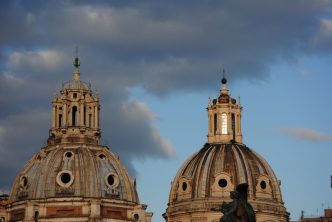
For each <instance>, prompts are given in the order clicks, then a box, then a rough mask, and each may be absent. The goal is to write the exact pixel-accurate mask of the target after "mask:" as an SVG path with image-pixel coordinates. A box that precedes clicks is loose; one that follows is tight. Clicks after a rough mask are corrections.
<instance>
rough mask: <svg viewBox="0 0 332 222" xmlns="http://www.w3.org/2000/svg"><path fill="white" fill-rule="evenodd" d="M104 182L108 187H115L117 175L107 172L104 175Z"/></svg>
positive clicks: (117, 183) (117, 180) (117, 181)
mask: <svg viewBox="0 0 332 222" xmlns="http://www.w3.org/2000/svg"><path fill="white" fill-rule="evenodd" d="M105 182H106V185H107V186H108V187H109V188H112V189H113V188H115V187H117V186H118V185H119V178H118V176H117V175H115V174H114V173H109V174H108V175H107V176H106V177H105Z"/></svg>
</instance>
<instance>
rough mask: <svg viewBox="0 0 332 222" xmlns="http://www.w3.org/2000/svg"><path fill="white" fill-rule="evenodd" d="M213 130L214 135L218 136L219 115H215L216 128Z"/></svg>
mask: <svg viewBox="0 0 332 222" xmlns="http://www.w3.org/2000/svg"><path fill="white" fill-rule="evenodd" d="M213 129H214V135H216V134H217V132H218V116H217V114H214V127H213Z"/></svg>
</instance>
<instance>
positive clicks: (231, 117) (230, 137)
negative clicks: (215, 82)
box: [207, 77, 242, 143]
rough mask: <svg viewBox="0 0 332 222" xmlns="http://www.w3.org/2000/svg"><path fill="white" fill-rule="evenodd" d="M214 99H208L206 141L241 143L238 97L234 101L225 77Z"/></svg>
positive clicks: (240, 110) (240, 107) (240, 109)
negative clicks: (207, 131)
mask: <svg viewBox="0 0 332 222" xmlns="http://www.w3.org/2000/svg"><path fill="white" fill-rule="evenodd" d="M221 83H222V87H221V89H220V90H219V96H218V97H217V98H216V99H213V100H212V101H211V99H209V104H208V107H207V110H208V119H209V120H208V129H209V133H208V142H209V143H229V142H232V143H234V142H236V143H242V132H241V112H242V106H241V104H240V99H239V100H238V101H236V99H233V98H232V97H231V95H230V93H229V90H228V88H227V86H226V84H227V80H226V78H225V77H223V78H222V80H221Z"/></svg>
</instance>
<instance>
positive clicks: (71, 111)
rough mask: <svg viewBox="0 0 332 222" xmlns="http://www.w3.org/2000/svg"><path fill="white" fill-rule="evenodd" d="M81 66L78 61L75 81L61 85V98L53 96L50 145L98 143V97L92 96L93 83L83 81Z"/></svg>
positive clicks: (74, 75) (75, 69)
mask: <svg viewBox="0 0 332 222" xmlns="http://www.w3.org/2000/svg"><path fill="white" fill-rule="evenodd" d="M79 66H80V60H79V58H78V57H76V58H75V60H74V73H73V79H72V80H70V81H68V82H66V83H64V84H62V89H61V91H60V95H56V94H55V95H53V100H52V128H51V129H50V137H49V139H48V144H59V143H93V144H98V142H99V139H100V134H101V132H100V128H99V122H100V120H99V111H100V104H99V97H98V95H96V96H94V95H93V92H92V89H91V84H90V83H86V82H83V81H82V80H81V79H80V70H79Z"/></svg>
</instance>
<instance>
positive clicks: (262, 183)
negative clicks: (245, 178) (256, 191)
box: [260, 180, 266, 190]
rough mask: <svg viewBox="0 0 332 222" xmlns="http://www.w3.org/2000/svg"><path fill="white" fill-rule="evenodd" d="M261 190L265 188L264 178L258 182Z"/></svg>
mask: <svg viewBox="0 0 332 222" xmlns="http://www.w3.org/2000/svg"><path fill="white" fill-rule="evenodd" d="M260 185H261V188H262V190H265V189H266V182H265V181H264V180H262V181H261V183H260Z"/></svg>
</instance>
